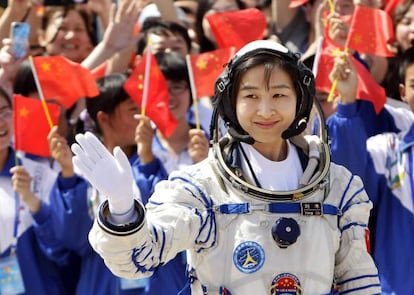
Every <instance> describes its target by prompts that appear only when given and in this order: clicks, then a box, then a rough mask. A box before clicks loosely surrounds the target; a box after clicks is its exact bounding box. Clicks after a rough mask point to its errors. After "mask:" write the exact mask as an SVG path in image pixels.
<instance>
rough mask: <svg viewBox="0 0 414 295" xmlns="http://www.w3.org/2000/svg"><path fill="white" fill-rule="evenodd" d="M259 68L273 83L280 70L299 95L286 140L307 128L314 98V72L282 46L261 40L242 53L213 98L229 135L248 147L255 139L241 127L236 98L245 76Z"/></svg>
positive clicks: (286, 132)
mask: <svg viewBox="0 0 414 295" xmlns="http://www.w3.org/2000/svg"><path fill="white" fill-rule="evenodd" d="M256 66H264V67H265V77H266V79H267V80H269V79H270V76H271V73H272V71H273V69H275V68H277V67H279V68H281V69H282V70H284V71H286V73H287V74H288V75H289V77H290V78H291V79H292V83H293V85H294V87H295V92H296V97H297V101H296V116H295V119H294V121H293V122H292V124H291V125H290V126H289V128H288V129H287V130H285V131H284V132H283V133H282V137H283V138H284V139H288V138H290V137H292V136H296V135H298V134H300V133H301V132H302V131H303V130H304V129H305V128H306V125H307V122H308V120H309V117H310V112H311V108H312V105H313V101H314V97H315V80H314V77H313V74H312V71H311V70H310V69H309V68H307V67H306V66H305V65H304V64H303V63H302V62H301V61H300V60H299V55H297V54H294V53H293V52H291V51H289V50H288V49H287V48H285V47H284V46H282V45H281V44H278V43H275V42H273V41H268V40H258V41H253V42H251V43H249V44H247V45H246V46H245V47H243V48H242V49H240V50H239V51H238V52H237V53H236V54H235V55H234V56H233V57H232V59H231V60H230V62H229V63H228V64H227V66H226V68H225V69H224V71H223V73H222V74H221V75H220V76H219V77H218V79H217V81H216V84H215V90H214V98H213V101H212V103H213V106H214V108H215V111H216V112H218V114H219V115H220V116H221V117H222V119H223V120H224V122H225V123H226V125H227V126H228V127H229V129H228V130H229V133H230V134H231V135H232V136H233V137H235V138H237V139H238V140H242V141H245V142H247V143H252V142H254V139H253V138H252V137H251V136H250V135H249V134H247V133H246V131H245V130H243V128H242V127H241V126H240V124H239V122H238V119H237V115H236V111H235V109H236V107H235V106H236V98H237V93H238V91H239V86H240V81H241V79H242V76H243V74H244V73H245V72H246V71H248V70H249V69H251V68H253V67H256Z"/></svg>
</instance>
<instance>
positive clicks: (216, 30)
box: [207, 8, 267, 50]
mask: <svg viewBox="0 0 414 295" xmlns="http://www.w3.org/2000/svg"><path fill="white" fill-rule="evenodd" d="M207 21H208V23H209V24H210V28H211V31H212V32H213V34H214V38H215V40H216V43H217V45H218V47H220V48H227V47H231V46H234V47H236V50H238V49H240V48H241V47H243V46H244V45H246V44H247V43H249V42H251V41H255V40H261V39H263V35H264V33H265V30H266V27H267V21H266V16H265V15H264V14H263V12H261V11H260V10H259V9H257V8H248V9H242V10H236V11H228V12H218V13H214V14H210V15H208V16H207Z"/></svg>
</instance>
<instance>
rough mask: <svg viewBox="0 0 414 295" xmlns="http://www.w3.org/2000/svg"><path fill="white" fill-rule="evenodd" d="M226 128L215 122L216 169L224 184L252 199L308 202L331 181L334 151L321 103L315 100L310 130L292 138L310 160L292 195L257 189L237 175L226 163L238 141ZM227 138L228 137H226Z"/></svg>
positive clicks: (213, 133)
mask: <svg viewBox="0 0 414 295" xmlns="http://www.w3.org/2000/svg"><path fill="white" fill-rule="evenodd" d="M224 126H225V124H224V122H223V121H222V119H221V118H220V116H219V115H218V114H217V112H215V113H214V115H213V119H212V126H211V127H212V130H211V131H212V132H211V135H212V149H213V153H214V156H215V159H216V167H217V168H218V169H217V170H218V172H219V174H220V175H221V177H222V178H223V179H224V181H225V182H226V183H227V184H228V185H230V186H232V187H234V188H236V189H237V190H240V191H241V192H243V193H247V194H249V195H250V196H251V197H253V198H256V199H260V200H264V201H272V202H294V201H299V200H301V199H305V198H307V197H310V196H311V195H313V193H314V192H315V191H316V190H319V189H320V188H321V187H323V186H322V184H326V183H327V181H328V177H327V175H328V172H329V165H330V151H329V147H328V133H327V129H326V128H327V127H326V124H325V117H324V115H323V112H322V109H321V107H320V104H319V102H318V101H317V100H316V99H315V100H314V103H313V107H312V111H311V115H310V118H309V120H308V124H307V128H306V129H305V130H304V131H303V132H302V134H300V135H298V136H295V137H292V138H290V141H291V142H292V143H293V144H294V145H295V146H297V147H298V148H300V149H302V150H303V151H304V152H305V154H306V155H308V157H309V161H308V164H307V166H306V168H305V170H304V173H303V176H302V178H301V180H300V184H299V186H298V188H297V189H295V190H291V191H271V190H266V189H263V188H260V187H257V186H255V185H253V184H252V183H249V182H247V181H246V180H244V179H242V178H240V177H239V176H238V175H237V173H235V171H233V170H232V168H231V167H229V165H228V164H227V163H226V161H225V159H226V154H227V151H228V148H229V147H230V146H231V143H232V142H233V141H234V139H233V138H232V137H231V136H230V135H229V134H226V129H225V127H224ZM223 134H225V135H223Z"/></svg>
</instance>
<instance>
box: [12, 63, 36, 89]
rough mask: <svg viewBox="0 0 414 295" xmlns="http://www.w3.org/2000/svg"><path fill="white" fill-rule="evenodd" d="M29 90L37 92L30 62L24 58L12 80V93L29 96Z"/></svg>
mask: <svg viewBox="0 0 414 295" xmlns="http://www.w3.org/2000/svg"><path fill="white" fill-rule="evenodd" d="M31 92H37V87H36V83H35V79H34V76H33V72H32V68H31V67H30V62H29V60H27V59H26V60H25V61H23V62H22V63H21V64H20V65H19V68H18V69H17V72H16V76H15V78H14V80H13V93H16V94H20V95H23V96H29V95H30V93H31Z"/></svg>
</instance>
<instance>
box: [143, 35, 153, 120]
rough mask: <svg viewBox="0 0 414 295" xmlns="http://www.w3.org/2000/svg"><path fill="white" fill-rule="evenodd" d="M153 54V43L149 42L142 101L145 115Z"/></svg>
mask: <svg viewBox="0 0 414 295" xmlns="http://www.w3.org/2000/svg"><path fill="white" fill-rule="evenodd" d="M149 43H150V42H149ZM151 55H152V50H151V44H148V46H147V52H146V60H145V71H144V89H143V92H142V103H141V115H144V116H145V109H146V107H147V101H148V87H149V78H150V73H151V57H152V56H151Z"/></svg>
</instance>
